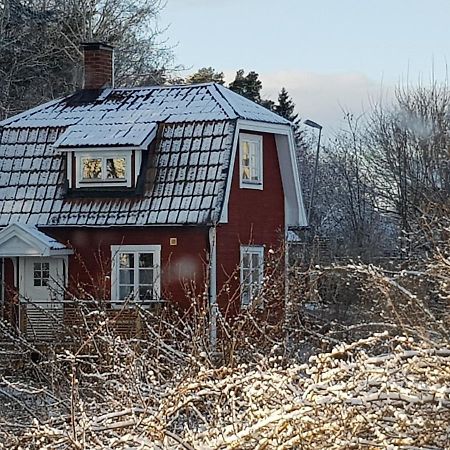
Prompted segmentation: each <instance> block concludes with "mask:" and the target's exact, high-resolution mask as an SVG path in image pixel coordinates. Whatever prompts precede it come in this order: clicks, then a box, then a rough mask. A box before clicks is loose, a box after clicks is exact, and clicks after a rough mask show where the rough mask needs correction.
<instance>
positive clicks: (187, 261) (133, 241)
mask: <svg viewBox="0 0 450 450" xmlns="http://www.w3.org/2000/svg"><path fill="white" fill-rule="evenodd" d="M43 231H44V232H45V233H47V234H49V235H51V236H52V237H54V238H55V239H57V240H59V241H60V242H63V243H69V244H70V245H71V246H72V247H73V248H74V250H75V255H73V256H70V260H69V279H70V287H71V290H72V291H75V292H76V291H77V290H78V293H79V295H83V292H82V291H81V292H80V288H81V289H83V288H84V289H85V290H86V292H88V293H89V294H92V295H94V296H95V297H96V298H98V299H102V298H104V299H109V298H110V276H111V245H158V244H159V245H161V272H162V273H161V293H162V296H163V297H164V298H165V299H168V300H174V301H176V302H177V303H179V304H180V305H183V306H187V305H188V304H189V298H188V295H187V291H188V290H189V289H191V288H193V290H194V291H195V292H196V293H197V294H200V293H202V292H203V291H204V289H205V271H206V265H205V263H204V262H205V261H206V254H207V249H208V229H207V228H206V227H195V228H194V227H181V226H180V227H140V228H137V227H121V228H117V227H115V228H106V229H104V228H52V229H48V228H47V229H45V230H43ZM172 237H176V238H177V245H176V246H175V245H170V238H172Z"/></svg>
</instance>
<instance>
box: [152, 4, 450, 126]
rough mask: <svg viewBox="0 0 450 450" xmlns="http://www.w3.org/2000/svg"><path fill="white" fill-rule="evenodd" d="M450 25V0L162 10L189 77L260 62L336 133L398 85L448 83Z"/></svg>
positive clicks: (260, 69) (267, 83)
mask: <svg viewBox="0 0 450 450" xmlns="http://www.w3.org/2000/svg"><path fill="white" fill-rule="evenodd" d="M449 24H450V0H390V1H388V0H377V1H375V0H321V1H316V2H314V1H312V0H310V1H305V0H272V1H270V0H221V1H219V0H167V4H166V6H165V8H164V9H163V11H162V12H161V15H160V25H161V26H162V27H165V26H168V28H167V31H166V33H165V36H166V37H167V39H168V43H169V44H170V45H173V46H174V52H175V56H176V62H177V63H178V64H182V65H184V66H185V67H187V68H188V70H186V72H184V73H183V75H187V74H189V73H191V72H194V71H196V70H197V69H199V68H201V67H208V66H212V67H214V68H215V69H216V70H218V71H221V72H224V73H225V74H226V79H227V81H231V80H232V79H233V78H234V74H235V73H236V71H237V70H238V69H241V68H242V69H244V70H245V71H246V72H247V71H250V70H254V71H256V72H257V73H259V75H260V79H261V80H262V82H263V96H265V97H268V98H271V99H272V100H276V97H277V94H278V92H279V90H280V89H281V87H285V88H286V89H287V90H288V92H289V93H290V95H291V96H292V98H293V100H294V101H295V103H296V107H297V112H298V113H299V114H300V116H301V117H302V118H309V119H311V120H314V121H316V122H318V123H320V124H322V125H323V126H324V129H327V130H329V131H336V130H338V129H339V128H340V127H341V125H342V120H341V119H342V118H343V111H350V112H352V113H354V114H356V115H359V114H363V113H364V112H366V111H367V110H369V109H370V105H371V104H373V103H376V102H379V101H384V102H386V101H389V99H390V98H391V97H392V95H393V90H394V87H395V86H398V85H399V84H402V85H405V84H407V83H410V84H414V83H418V82H421V83H423V84H427V83H429V82H430V80H432V79H433V78H434V79H435V80H438V81H446V80H447V63H448V62H449V61H450V25H449Z"/></svg>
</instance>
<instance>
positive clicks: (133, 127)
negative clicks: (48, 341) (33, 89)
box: [0, 44, 305, 327]
mask: <svg viewBox="0 0 450 450" xmlns="http://www.w3.org/2000/svg"><path fill="white" fill-rule="evenodd" d="M84 53H85V87H84V89H83V90H81V91H79V92H77V93H75V94H73V95H71V96H69V97H67V98H64V99H61V100H56V101H51V102H49V103H46V104H44V105H42V106H39V107H37V108H34V109H32V110H29V111H26V112H24V113H22V114H19V115H17V116H14V117H11V118H9V119H7V120H5V121H3V122H0V227H1V229H0V266H1V277H2V283H1V297H0V299H1V301H2V305H3V307H4V308H3V309H4V311H6V310H10V308H8V305H10V304H11V303H12V302H14V301H15V302H20V303H22V304H23V305H25V306H26V308H27V309H28V321H29V322H32V321H33V317H34V320H35V323H34V326H35V327H38V322H39V321H40V320H41V316H39V314H37V311H38V310H40V311H42V310H46V309H51V310H52V312H53V313H55V314H56V313H58V312H60V313H61V315H63V313H64V304H65V302H64V298H65V296H64V291H67V289H69V290H70V289H72V291H73V292H75V291H76V295H78V296H79V297H85V298H96V297H97V298H100V297H102V298H105V299H108V301H110V302H111V305H112V306H113V307H114V306H121V305H123V303H124V302H125V301H127V299H128V300H129V299H130V298H133V299H134V300H135V301H136V302H140V303H142V304H143V305H144V306H146V305H152V304H154V303H158V302H162V301H175V302H180V303H183V302H185V301H186V293H185V290H186V286H189V287H190V288H193V289H195V290H197V292H198V291H202V290H204V289H205V285H206V284H207V285H208V289H209V297H210V303H211V305H213V306H214V305H215V304H216V303H218V305H219V307H221V308H226V307H227V306H228V305H227V304H226V302H227V301H228V300H227V298H229V297H228V296H227V297H226V296H221V295H218V294H217V293H218V292H219V291H220V290H221V289H222V288H223V286H224V285H225V284H226V283H229V286H230V287H229V288H228V291H229V290H230V289H233V290H234V291H235V292H236V293H237V297H238V298H240V303H241V305H242V306H246V305H248V304H249V303H250V302H251V300H252V297H253V296H254V295H255V293H256V290H257V289H258V286H259V284H260V283H261V281H262V276H263V270H264V260H265V257H266V255H267V252H268V251H269V249H276V248H277V247H279V245H280V243H281V242H282V240H283V238H284V236H285V235H286V232H287V229H288V227H290V226H302V225H305V214H304V209H303V202H302V195H301V190H300V184H299V177H298V173H297V166H296V159H295V152H294V139H293V132H292V127H291V124H290V123H289V122H288V121H286V120H285V119H283V118H281V117H279V116H278V115H276V114H274V113H272V112H270V111H268V110H267V109H265V108H263V107H261V106H259V105H257V104H255V103H253V102H251V101H249V100H247V99H245V98H243V97H241V96H239V95H237V94H236V93H233V92H232V91H230V90H228V89H227V88H225V87H223V86H221V85H218V84H214V83H208V84H200V85H186V86H158V87H142V88H135V89H125V88H114V87H112V86H113V69H112V68H113V63H112V60H113V55H112V48H111V47H110V46H108V45H104V44H87V45H85V46H84ZM236 271H237V272H236ZM233 273H238V274H240V275H238V276H237V277H233V276H232V274H233ZM66 298H67V297H66ZM33 305H34V306H36V305H39V307H38V308H37V307H36V308H35V314H34V315H33V314H32V311H33ZM28 326H30V323H29V324H28Z"/></svg>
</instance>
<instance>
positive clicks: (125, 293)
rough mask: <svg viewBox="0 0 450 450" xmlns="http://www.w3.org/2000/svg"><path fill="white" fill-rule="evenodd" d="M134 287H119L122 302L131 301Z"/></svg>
mask: <svg viewBox="0 0 450 450" xmlns="http://www.w3.org/2000/svg"><path fill="white" fill-rule="evenodd" d="M132 292H133V286H119V298H120V300H125V299H129V298H131V296H132Z"/></svg>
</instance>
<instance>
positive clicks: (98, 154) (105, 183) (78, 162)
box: [68, 151, 133, 188]
mask: <svg viewBox="0 0 450 450" xmlns="http://www.w3.org/2000/svg"><path fill="white" fill-rule="evenodd" d="M74 155H75V177H76V187H77V188H84V187H123V186H125V187H131V186H132V182H133V180H132V178H131V174H132V170H131V151H90V152H89V151H83V152H79V151H77V152H74ZM68 157H70V154H69V155H68ZM86 158H91V159H101V160H102V172H103V173H104V170H105V167H104V166H105V164H106V163H105V161H106V160H107V159H110V158H124V159H125V166H126V167H125V168H126V172H125V178H124V179H123V180H122V179H117V180H108V179H106V178H105V179H103V180H92V181H91V180H84V179H83V159H86ZM69 174H70V173H69Z"/></svg>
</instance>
